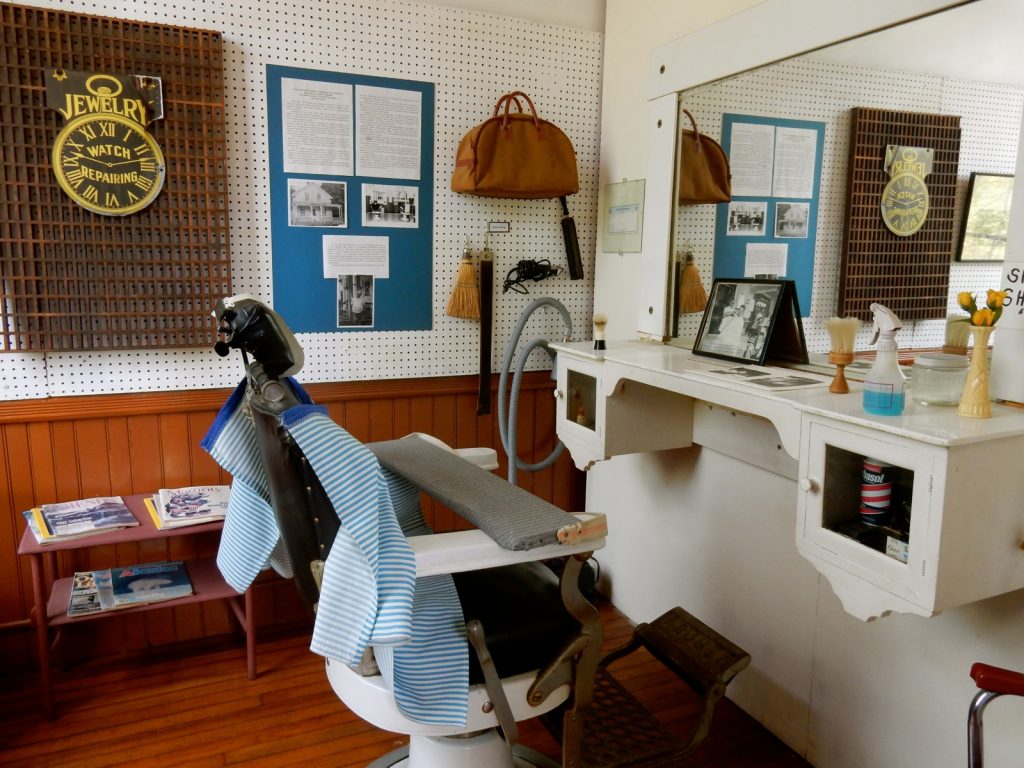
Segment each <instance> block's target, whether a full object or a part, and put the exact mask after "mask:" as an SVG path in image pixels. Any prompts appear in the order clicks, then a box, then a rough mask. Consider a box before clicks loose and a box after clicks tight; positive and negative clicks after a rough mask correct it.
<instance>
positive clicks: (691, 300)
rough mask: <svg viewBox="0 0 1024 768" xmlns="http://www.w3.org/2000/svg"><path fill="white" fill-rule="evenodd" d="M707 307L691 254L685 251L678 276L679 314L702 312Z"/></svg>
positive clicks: (705, 292) (705, 293)
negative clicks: (683, 261)
mask: <svg viewBox="0 0 1024 768" xmlns="http://www.w3.org/2000/svg"><path fill="white" fill-rule="evenodd" d="M707 305H708V294H707V291H705V290H704V285H703V283H701V281H700V272H699V271H698V270H697V262H696V261H695V260H694V258H693V254H692V253H690V252H689V251H687V253H686V263H685V264H684V265H683V271H682V272H681V273H680V275H679V313H680V314H689V313H691V312H703V311H704V308H705V307H706V306H707Z"/></svg>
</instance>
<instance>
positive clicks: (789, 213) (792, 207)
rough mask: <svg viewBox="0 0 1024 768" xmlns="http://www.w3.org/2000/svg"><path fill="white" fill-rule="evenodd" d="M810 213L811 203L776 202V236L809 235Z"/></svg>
mask: <svg viewBox="0 0 1024 768" xmlns="http://www.w3.org/2000/svg"><path fill="white" fill-rule="evenodd" d="M810 215H811V204H810V203H776V204H775V236H776V237H807V221H808V219H809V218H810Z"/></svg>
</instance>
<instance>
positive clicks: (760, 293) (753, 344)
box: [693, 278, 789, 365]
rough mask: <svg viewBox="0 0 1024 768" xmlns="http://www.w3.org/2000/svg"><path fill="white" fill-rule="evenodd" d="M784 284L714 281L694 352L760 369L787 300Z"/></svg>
mask: <svg viewBox="0 0 1024 768" xmlns="http://www.w3.org/2000/svg"><path fill="white" fill-rule="evenodd" d="M786 285H787V281H785V280H751V279H740V278H736V279H731V278H716V279H715V282H714V284H713V285H712V286H711V295H710V297H709V298H708V304H707V307H706V308H705V309H704V317H703V318H702V319H701V323H700V330H699V331H698V332H697V340H696V341H695V342H694V343H693V352H694V354H697V355H706V356H708V357H717V358H720V359H722V360H732V361H733V362H736V363H747V364H752V365H763V364H764V360H765V355H766V353H767V351H768V340H769V339H770V338H771V336H772V331H773V329H774V327H775V321H776V319H777V317H778V315H779V307H780V306H781V305H782V303H783V299H784V298H786V299H787V300H788V297H789V294H788V293H787V292H786Z"/></svg>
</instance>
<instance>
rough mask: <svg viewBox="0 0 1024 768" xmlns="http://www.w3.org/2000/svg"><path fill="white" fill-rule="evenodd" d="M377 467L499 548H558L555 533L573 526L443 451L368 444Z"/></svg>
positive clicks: (404, 443) (411, 441)
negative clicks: (429, 498) (423, 494)
mask: <svg viewBox="0 0 1024 768" xmlns="http://www.w3.org/2000/svg"><path fill="white" fill-rule="evenodd" d="M366 447H367V448H369V449H370V450H371V451H373V453H374V454H376V456H377V459H378V460H379V461H380V463H381V465H382V466H384V467H386V468H387V469H389V470H391V471H392V472H394V473H395V474H397V475H400V476H402V477H404V478H405V479H406V480H408V481H409V482H411V483H412V484H413V485H415V486H416V487H417V488H419V489H420V490H421V491H425V492H426V493H428V494H429V495H430V496H432V497H433V498H435V499H437V500H438V501H440V502H441V503H442V504H444V505H445V506H447V507H449V508H450V509H451V510H452V511H454V512H456V513H458V514H459V515H460V516H461V517H463V518H465V519H466V520H468V521H469V522H471V523H473V525H475V526H476V527H477V528H479V529H480V530H482V531H484V533H486V534H487V535H489V536H490V537H491V538H492V539H494V541H496V542H497V543H498V544H499V545H501V546H502V547H504V548H505V549H511V550H520V549H533V548H534V547H541V546H544V545H547V544H557V543H558V536H557V534H558V530H559V529H560V528H564V527H565V526H573V525H576V524H577V523H578V522H579V521H578V520H577V519H576V518H575V517H573V516H572V515H570V514H569V513H568V512H565V511H563V510H561V509H559V508H558V507H556V506H554V505H553V504H549V503H548V502H546V501H544V500H543V499H539V498H537V497H536V496H534V495H533V494H532V493H529V492H528V491H524V490H523V489H522V488H519V487H518V486H515V485H512V484H511V483H509V482H507V481H505V480H502V479H501V478H500V477H498V476H497V475H494V474H491V473H490V472H488V471H487V470H485V469H481V468H480V467H478V466H476V465H475V464H472V463H471V462H469V461H466V460H465V459H462V458H460V457H458V456H456V455H455V454H453V453H451V452H450V451H446V450H445V449H444V448H439V447H437V446H436V445H431V444H430V443H428V442H426V441H425V440H420V439H418V438H414V437H410V438H405V439H402V440H388V441H385V442H381V443H368V444H367V446H366Z"/></svg>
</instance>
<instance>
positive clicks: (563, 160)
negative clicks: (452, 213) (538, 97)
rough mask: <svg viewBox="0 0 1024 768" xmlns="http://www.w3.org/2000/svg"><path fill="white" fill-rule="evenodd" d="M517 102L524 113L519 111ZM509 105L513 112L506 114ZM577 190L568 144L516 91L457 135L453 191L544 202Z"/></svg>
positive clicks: (574, 159) (520, 93) (524, 95)
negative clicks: (486, 116) (524, 107)
mask: <svg viewBox="0 0 1024 768" xmlns="http://www.w3.org/2000/svg"><path fill="white" fill-rule="evenodd" d="M520 98H522V99H523V100H524V101H525V102H526V104H527V105H528V106H529V108H530V113H529V114H526V113H525V112H523V111H522V110H521V104H520V102H519V99H520ZM513 103H515V104H516V106H517V107H520V111H519V112H511V111H510V107H511V106H512V104H513ZM502 106H504V110H502ZM499 113H500V114H499ZM579 188H580V182H579V176H578V175H577V170H576V152H575V151H574V150H573V148H572V142H571V141H569V138H568V137H567V136H566V135H565V134H564V133H563V132H562V131H561V129H559V128H558V127H557V126H556V125H554V124H552V123H549V122H548V121H547V120H541V119H540V118H539V117H538V116H537V110H536V109H535V108H534V106H533V102H532V101H531V100H530V97H529V96H527V95H526V94H525V93H523V92H522V91H514V92H513V93H507V94H505V95H504V96H502V97H501V98H500V99H498V103H497V104H496V105H495V106H494V112H493V114H492V115H491V117H490V119H489V120H486V121H485V122H483V123H481V124H480V125H478V126H476V127H475V128H473V129H472V130H471V131H470V132H469V133H467V134H466V135H465V136H463V137H462V141H461V142H459V148H458V150H457V151H456V153H455V171H454V172H453V173H452V191H453V192H461V193H464V194H467V195H478V196H480V197H506V198H517V199H546V198H553V197H564V196H565V195H572V194H575V193H576V192H578V191H579Z"/></svg>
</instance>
